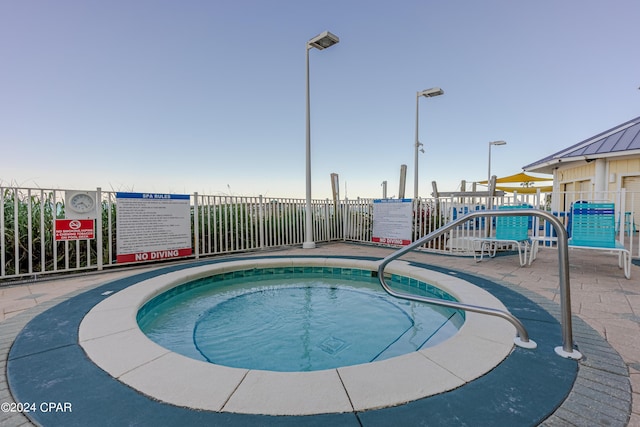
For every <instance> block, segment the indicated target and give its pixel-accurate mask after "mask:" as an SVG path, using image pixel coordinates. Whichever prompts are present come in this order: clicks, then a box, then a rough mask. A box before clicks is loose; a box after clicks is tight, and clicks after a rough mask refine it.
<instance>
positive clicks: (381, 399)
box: [338, 352, 465, 411]
mask: <svg viewBox="0 0 640 427" xmlns="http://www.w3.org/2000/svg"><path fill="white" fill-rule="evenodd" d="M338 372H339V373H340V378H342V382H343V383H344V386H345V388H346V390H347V392H348V393H349V398H350V399H351V402H352V403H353V408H354V409H355V410H356V411H363V410H366V409H375V408H381V407H385V406H386V403H385V402H388V401H389V400H392V401H396V402H409V401H411V400H415V399H418V398H421V397H424V396H431V395H434V394H436V393H441V392H443V391H447V390H452V389H454V388H457V387H460V386H462V385H463V384H464V383H465V381H464V380H463V379H461V378H459V377H457V376H455V375H454V374H452V373H451V372H449V371H447V370H446V369H444V368H442V367H441V366H439V365H437V364H436V363H434V362H432V361H431V360H429V359H427V358H426V357H425V356H424V355H423V354H420V353H417V352H416V353H411V354H407V355H404V356H401V357H395V358H391V359H387V360H382V361H380V362H374V363H370V364H367V365H356V366H346V367H343V368H338Z"/></svg>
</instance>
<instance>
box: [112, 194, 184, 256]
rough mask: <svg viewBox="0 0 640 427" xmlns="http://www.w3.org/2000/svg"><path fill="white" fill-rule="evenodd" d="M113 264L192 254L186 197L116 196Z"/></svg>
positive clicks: (175, 195)
mask: <svg viewBox="0 0 640 427" xmlns="http://www.w3.org/2000/svg"><path fill="white" fill-rule="evenodd" d="M116 254H117V255H116V261H117V262H141V261H154V260H161V259H166V258H177V257H183V256H188V255H191V219H190V205H189V195H188V194H156V193H116Z"/></svg>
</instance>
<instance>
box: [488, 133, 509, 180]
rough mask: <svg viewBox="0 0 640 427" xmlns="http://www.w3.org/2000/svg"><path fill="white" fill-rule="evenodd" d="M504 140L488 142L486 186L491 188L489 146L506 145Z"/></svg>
mask: <svg viewBox="0 0 640 427" xmlns="http://www.w3.org/2000/svg"><path fill="white" fill-rule="evenodd" d="M506 144H507V143H506V142H505V141H493V142H490V143H489V167H488V169H487V187H489V188H491V147H492V146H494V145H506Z"/></svg>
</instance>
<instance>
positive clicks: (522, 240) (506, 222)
mask: <svg viewBox="0 0 640 427" xmlns="http://www.w3.org/2000/svg"><path fill="white" fill-rule="evenodd" d="M498 209H499V210H503V209H505V210H511V209H531V206H528V205H518V206H501V207H499V208H498ZM474 241H476V242H479V243H480V260H478V259H477V254H476V253H475V252H474V253H473V258H474V259H475V260H476V262H479V261H482V259H483V257H484V253H485V250H486V252H487V254H488V255H489V257H490V258H493V257H495V256H496V251H497V249H498V246H505V245H507V246H512V247H513V246H515V247H517V248H518V256H519V257H520V266H525V265H527V264H529V265H531V262H532V261H533V259H534V258H535V252H534V251H531V239H530V238H529V217H528V216H499V217H496V235H495V237H481V238H477V239H474ZM529 251H530V257H529V260H527V252H529Z"/></svg>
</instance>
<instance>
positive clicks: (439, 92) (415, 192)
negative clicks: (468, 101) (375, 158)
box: [413, 87, 444, 200]
mask: <svg viewBox="0 0 640 427" xmlns="http://www.w3.org/2000/svg"><path fill="white" fill-rule="evenodd" d="M442 94H444V91H443V90H442V89H440V88H439V87H433V88H431V89H425V90H423V91H422V92H418V94H417V95H416V147H415V149H416V154H415V159H414V165H413V168H414V171H413V198H414V199H415V200H417V199H418V151H422V152H423V153H424V149H420V146H421V145H422V143H421V142H420V141H419V140H418V121H419V105H420V103H419V102H418V101H419V100H420V97H421V96H424V97H425V98H431V97H434V96H439V95H442Z"/></svg>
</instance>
